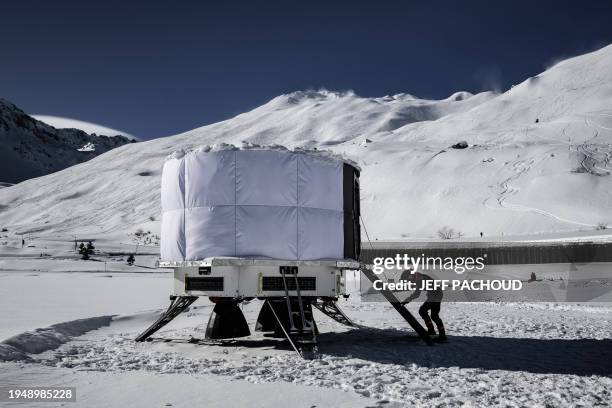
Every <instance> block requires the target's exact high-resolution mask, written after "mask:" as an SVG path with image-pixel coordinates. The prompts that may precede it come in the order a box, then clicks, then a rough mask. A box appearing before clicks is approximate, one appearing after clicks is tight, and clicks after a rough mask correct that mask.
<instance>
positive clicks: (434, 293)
mask: <svg viewBox="0 0 612 408" xmlns="http://www.w3.org/2000/svg"><path fill="white" fill-rule="evenodd" d="M401 279H402V280H408V281H411V282H415V283H416V290H415V291H414V292H413V293H412V294H411V295H410V296H408V297H407V298H406V300H404V301H403V302H402V304H403V305H405V304H407V303H409V302H411V301H413V300H415V299H417V298H418V297H419V296H420V295H421V285H422V284H423V281H427V280H434V278H432V277H431V276H429V275H425V274H422V273H419V272H414V273H413V272H412V271H410V270H408V271H404V272H403V273H402V276H401ZM426 292H427V300H426V301H425V303H423V304H422V305H421V307H420V308H419V315H420V316H421V318H422V319H423V320H424V321H425V325H426V326H427V334H429V335H430V336H434V335H435V334H436V331H435V329H434V325H433V323H435V324H436V327H437V328H438V337H437V338H436V339H435V340H436V341H446V340H447V339H446V331H445V330H444V323H442V319H440V304H441V302H442V297H443V295H444V293H443V292H442V289H441V288H437V289H434V290H428V291H426ZM429 311H431V317H429ZM432 320H433V322H432Z"/></svg>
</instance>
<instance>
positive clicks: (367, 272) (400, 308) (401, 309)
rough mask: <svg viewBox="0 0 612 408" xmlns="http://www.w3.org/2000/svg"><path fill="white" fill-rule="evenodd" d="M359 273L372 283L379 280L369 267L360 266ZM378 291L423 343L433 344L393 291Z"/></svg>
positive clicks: (425, 331)
mask: <svg viewBox="0 0 612 408" xmlns="http://www.w3.org/2000/svg"><path fill="white" fill-rule="evenodd" d="M361 273H363V275H364V276H365V277H366V278H368V279H369V280H370V281H371V282H372V283H374V282H375V281H377V280H380V279H378V276H376V274H375V273H374V272H372V271H371V270H369V269H366V268H361ZM380 293H381V294H382V295H383V296H384V297H385V299H387V301H388V302H389V303H391V305H392V306H393V308H394V309H395V310H397V312H398V313H399V314H400V315H401V316H402V317H403V318H404V320H406V321H407V322H408V324H409V325H410V327H412V328H413V329H414V331H415V332H417V334H418V335H419V336H420V337H421V339H423V341H424V342H425V343H427V344H428V345H432V344H433V340H432V339H431V337H429V334H427V330H425V329H424V328H423V326H421V324H420V323H419V321H418V320H417V319H416V318H415V317H414V316H413V315H412V313H410V311H409V310H408V309H407V308H406V307H405V306H404V305H402V303H401V302H400V301H399V299H398V298H397V297H396V296H395V294H394V293H393V292H391V291H389V290H381V291H380Z"/></svg>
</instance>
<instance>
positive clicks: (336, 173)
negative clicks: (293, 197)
mask: <svg viewBox="0 0 612 408" xmlns="http://www.w3.org/2000/svg"><path fill="white" fill-rule="evenodd" d="M298 156H299V157H298V171H299V180H298V199H299V202H298V205H299V206H300V207H310V208H323V209H326V210H336V211H342V210H343V205H342V198H343V197H342V165H343V163H342V162H341V161H339V160H331V159H329V158H325V157H317V156H310V155H305V154H300V155H298Z"/></svg>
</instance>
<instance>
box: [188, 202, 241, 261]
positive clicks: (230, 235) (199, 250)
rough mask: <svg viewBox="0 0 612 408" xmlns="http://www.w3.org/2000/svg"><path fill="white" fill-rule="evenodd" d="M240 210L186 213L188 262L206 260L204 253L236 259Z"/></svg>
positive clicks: (210, 209) (227, 208)
mask: <svg viewBox="0 0 612 408" xmlns="http://www.w3.org/2000/svg"><path fill="white" fill-rule="evenodd" d="M235 209H236V207H235V206H233V205H225V206H218V207H196V208H187V209H186V210H185V236H186V237H185V244H186V246H187V252H186V258H185V259H186V260H190V261H194V260H197V259H202V257H201V256H200V255H201V254H216V255H215V256H235V254H236V239H235V235H234V230H235V227H236V211H235Z"/></svg>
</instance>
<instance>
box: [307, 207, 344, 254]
mask: <svg viewBox="0 0 612 408" xmlns="http://www.w3.org/2000/svg"><path fill="white" fill-rule="evenodd" d="M343 227H344V215H343V213H342V212H340V211H331V210H321V209H319V208H303V207H302V208H299V209H298V237H299V241H298V259H334V258H339V256H338V254H340V258H342V255H343V254H344V231H343Z"/></svg>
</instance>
